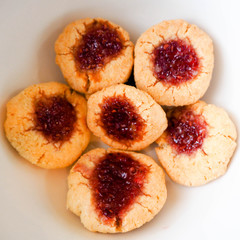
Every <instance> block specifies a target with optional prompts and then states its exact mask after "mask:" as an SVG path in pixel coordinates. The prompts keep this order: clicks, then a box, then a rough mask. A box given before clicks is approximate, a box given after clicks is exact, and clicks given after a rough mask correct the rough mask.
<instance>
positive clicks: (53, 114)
mask: <svg viewBox="0 0 240 240" xmlns="http://www.w3.org/2000/svg"><path fill="white" fill-rule="evenodd" d="M86 112H87V104H86V101H85V99H84V98H83V97H82V96H80V95H79V94H77V93H76V92H74V91H72V90H71V89H70V88H69V87H68V86H66V85H64V84H61V83H57V82H49V83H42V84H36V85H33V86H31V87H28V88H26V89H25V90H23V91H22V92H20V93H19V94H18V95H17V96H15V97H14V98H12V99H11V100H10V101H9V102H8V103H7V118H6V121H5V124H4V127H5V132H6V136H7V138H8V140H9V142H10V143H11V144H12V146H13V147H14V148H15V149H16V150H17V151H18V152H19V154H20V155H21V156H22V157H24V158H25V159H27V160H28V161H29V162H31V163H33V164H35V165H37V166H39V167H43V168H62V167H66V166H69V165H70V164H72V163H73V162H74V161H75V160H76V159H77V158H78V157H79V156H80V155H81V153H82V152H83V151H84V149H85V148H86V147H87V145H88V143H89V140H90V131H89V130H88V128H87V124H86Z"/></svg>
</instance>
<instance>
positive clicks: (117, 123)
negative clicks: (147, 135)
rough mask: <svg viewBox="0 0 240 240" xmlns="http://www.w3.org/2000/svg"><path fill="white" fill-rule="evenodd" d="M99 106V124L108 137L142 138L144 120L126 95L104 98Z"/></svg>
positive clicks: (131, 139) (119, 138)
mask: <svg viewBox="0 0 240 240" xmlns="http://www.w3.org/2000/svg"><path fill="white" fill-rule="evenodd" d="M100 108H101V114H100V122H101V123H100V126H101V127H102V128H103V129H104V130H105V131H106V133H107V134H108V136H109V137H110V138H112V139H115V140H117V141H123V142H124V141H133V140H134V141H139V140H141V139H142V134H143V130H144V128H145V123H144V120H143V119H142V117H141V116H140V115H139V114H138V113H137V112H136V109H135V107H134V106H133V105H132V103H131V101H130V100H129V99H128V98H127V97H125V96H120V95H119V96H114V97H108V98H105V99H104V101H103V103H102V104H101V105H100Z"/></svg>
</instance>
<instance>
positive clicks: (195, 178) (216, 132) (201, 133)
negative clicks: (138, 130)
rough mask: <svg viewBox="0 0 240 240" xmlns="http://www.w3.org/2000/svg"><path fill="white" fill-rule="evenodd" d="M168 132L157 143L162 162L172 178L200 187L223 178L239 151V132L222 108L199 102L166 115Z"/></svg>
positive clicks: (157, 150)
mask: <svg viewBox="0 0 240 240" xmlns="http://www.w3.org/2000/svg"><path fill="white" fill-rule="evenodd" d="M167 117H168V128H167V130H166V131H165V132H164V133H163V134H162V136H161V137H160V138H159V139H158V140H157V144H158V145H159V147H157V148H156V152H157V155H158V158H159V161H160V163H161V165H162V166H163V168H164V169H165V170H166V172H167V174H168V175H169V176H170V178H171V179H172V180H173V181H175V182H177V183H179V184H182V185H186V186H198V185H203V184H205V183H208V182H209V181H212V180H214V179H216V178H218V177H220V176H222V175H223V174H224V173H225V172H226V170H227V167H228V164H229V161H230V159H231V157H232V155H233V153H234V150H235V148H236V138H237V131H236V128H235V126H234V124H233V122H232V121H231V120H230V118H229V116H228V114H227V113H226V112H225V111H224V110H223V109H222V108H219V107H216V106H214V105H212V104H206V103H205V102H203V101H198V102H197V103H195V104H192V105H189V106H186V107H177V108H175V109H172V110H169V112H168V113H167Z"/></svg>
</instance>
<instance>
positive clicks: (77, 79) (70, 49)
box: [55, 18, 134, 94]
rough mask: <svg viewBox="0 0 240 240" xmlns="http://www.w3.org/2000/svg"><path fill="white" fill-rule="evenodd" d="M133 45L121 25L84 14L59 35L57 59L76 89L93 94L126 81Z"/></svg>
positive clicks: (128, 74) (131, 61)
mask: <svg viewBox="0 0 240 240" xmlns="http://www.w3.org/2000/svg"><path fill="white" fill-rule="evenodd" d="M133 48H134V45H133V43H132V42H131V41H130V39H129V34H128V33H127V32H126V31H125V30H124V29H123V28H122V27H120V26H119V25H117V24H115V23H112V22H110V21H108V20H105V19H102V18H94V19H91V18H85V19H80V20H77V21H75V22H73V23H71V24H69V25H68V26H67V27H66V28H65V29H64V31H63V32H62V33H61V34H60V36H59V37H58V39H57V41H56V43H55V52H56V63H57V64H58V65H59V67H60V69H61V71H62V73H63V76H64V78H65V79H66V80H67V82H68V83H69V85H70V86H71V87H72V88H73V89H74V90H76V91H78V92H82V93H87V94H91V93H94V92H96V91H98V90H100V89H102V88H104V87H107V86H111V85H114V84H117V83H124V82H126V81H127V79H128V78H129V76H130V74H131V71H132V66H133Z"/></svg>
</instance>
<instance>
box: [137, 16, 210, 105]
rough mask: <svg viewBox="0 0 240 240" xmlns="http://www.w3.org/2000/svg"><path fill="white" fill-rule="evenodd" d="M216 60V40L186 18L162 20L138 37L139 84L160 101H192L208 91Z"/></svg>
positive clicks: (174, 102)
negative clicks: (214, 47) (214, 54)
mask: <svg viewBox="0 0 240 240" xmlns="http://www.w3.org/2000/svg"><path fill="white" fill-rule="evenodd" d="M213 64H214V56H213V44H212V40H211V39H210V37H209V36H208V35H207V34H206V33H205V32H203V31H202V30H201V29H199V28H198V27H197V26H195V25H192V24H189V23H187V22H186V21H184V20H170V21H163V22H161V23H159V24H157V25H155V26H153V27H151V28H149V29H148V30H147V31H146V32H144V33H143V34H142V35H141V36H140V38H139V39H138V40H137V43H136V47H135V60H134V76H135V81H136V86H137V87H138V88H139V89H141V90H144V91H146V92H148V93H149V94H150V95H151V96H152V97H153V98H154V99H155V101H156V102H158V103H159V104H161V105H168V106H183V105H187V104H192V103H195V102H196V101H197V100H198V99H200V98H201V97H202V96H203V95H204V93H205V92H206V90H207V88H208V86H209V83H210V80H211V76H212V71H213Z"/></svg>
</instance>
